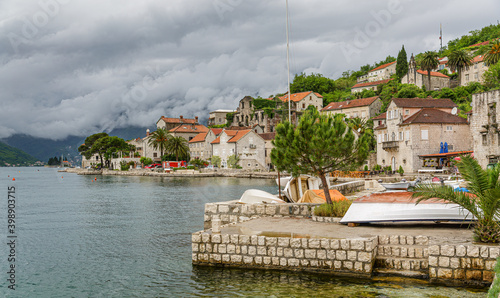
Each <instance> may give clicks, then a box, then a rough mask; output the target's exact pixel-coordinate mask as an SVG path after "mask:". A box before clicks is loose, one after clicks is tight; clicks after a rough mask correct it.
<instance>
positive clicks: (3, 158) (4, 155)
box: [0, 142, 37, 167]
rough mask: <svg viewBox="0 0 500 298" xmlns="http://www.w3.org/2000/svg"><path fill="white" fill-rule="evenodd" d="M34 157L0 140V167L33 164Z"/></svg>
mask: <svg viewBox="0 0 500 298" xmlns="http://www.w3.org/2000/svg"><path fill="white" fill-rule="evenodd" d="M36 161H37V159H36V158H34V157H33V156H31V155H29V154H27V153H26V152H23V151H21V150H19V149H16V148H14V147H11V146H9V145H6V144H4V143H2V142H0V167H4V166H9V165H18V166H26V165H31V164H34V163H35V162H36Z"/></svg>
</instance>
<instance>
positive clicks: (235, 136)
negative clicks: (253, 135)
mask: <svg viewBox="0 0 500 298" xmlns="http://www.w3.org/2000/svg"><path fill="white" fill-rule="evenodd" d="M250 131H252V130H251V129H246V130H224V133H225V134H226V135H227V136H228V137H231V138H230V139H229V141H227V142H228V143H235V142H237V141H238V140H239V139H241V138H242V137H243V136H244V135H246V134H247V133H249V132H250ZM221 135H222V133H221V134H220V135H219V136H218V137H217V138H216V139H215V140H214V141H213V142H212V143H210V144H220V136H221Z"/></svg>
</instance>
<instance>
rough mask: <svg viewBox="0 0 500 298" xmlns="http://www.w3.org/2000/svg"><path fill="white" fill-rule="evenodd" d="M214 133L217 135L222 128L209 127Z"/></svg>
mask: <svg viewBox="0 0 500 298" xmlns="http://www.w3.org/2000/svg"><path fill="white" fill-rule="evenodd" d="M210 130H211V131H212V132H213V133H214V135H216V136H218V135H219V134H220V133H221V132H222V130H223V129H222V128H210Z"/></svg>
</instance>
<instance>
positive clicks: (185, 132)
mask: <svg viewBox="0 0 500 298" xmlns="http://www.w3.org/2000/svg"><path fill="white" fill-rule="evenodd" d="M169 132H170V134H171V135H172V136H174V137H183V138H184V139H185V140H186V141H188V142H189V141H191V140H192V139H193V138H194V137H196V135H198V134H200V133H207V132H208V127H206V126H205V125H202V124H182V125H178V126H177V127H174V128H172V129H170V130H169Z"/></svg>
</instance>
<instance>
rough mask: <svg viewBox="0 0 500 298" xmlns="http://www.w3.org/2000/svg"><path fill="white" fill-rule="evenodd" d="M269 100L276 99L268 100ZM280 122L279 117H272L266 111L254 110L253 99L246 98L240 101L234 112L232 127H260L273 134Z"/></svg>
mask: <svg viewBox="0 0 500 298" xmlns="http://www.w3.org/2000/svg"><path fill="white" fill-rule="evenodd" d="M268 100H274V99H273V98H268ZM278 122H279V118H278V117H277V115H274V117H270V115H268V114H266V113H265V112H264V110H254V107H253V98H252V97H251V96H245V97H243V98H242V99H241V100H240V102H239V104H238V108H237V109H236V111H235V112H234V115H233V123H232V125H233V126H240V127H248V126H253V125H259V126H261V127H263V129H264V131H265V132H272V131H274V128H275V127H276V125H277V124H278Z"/></svg>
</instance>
